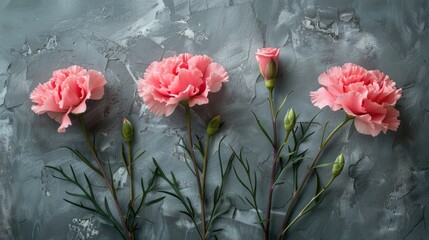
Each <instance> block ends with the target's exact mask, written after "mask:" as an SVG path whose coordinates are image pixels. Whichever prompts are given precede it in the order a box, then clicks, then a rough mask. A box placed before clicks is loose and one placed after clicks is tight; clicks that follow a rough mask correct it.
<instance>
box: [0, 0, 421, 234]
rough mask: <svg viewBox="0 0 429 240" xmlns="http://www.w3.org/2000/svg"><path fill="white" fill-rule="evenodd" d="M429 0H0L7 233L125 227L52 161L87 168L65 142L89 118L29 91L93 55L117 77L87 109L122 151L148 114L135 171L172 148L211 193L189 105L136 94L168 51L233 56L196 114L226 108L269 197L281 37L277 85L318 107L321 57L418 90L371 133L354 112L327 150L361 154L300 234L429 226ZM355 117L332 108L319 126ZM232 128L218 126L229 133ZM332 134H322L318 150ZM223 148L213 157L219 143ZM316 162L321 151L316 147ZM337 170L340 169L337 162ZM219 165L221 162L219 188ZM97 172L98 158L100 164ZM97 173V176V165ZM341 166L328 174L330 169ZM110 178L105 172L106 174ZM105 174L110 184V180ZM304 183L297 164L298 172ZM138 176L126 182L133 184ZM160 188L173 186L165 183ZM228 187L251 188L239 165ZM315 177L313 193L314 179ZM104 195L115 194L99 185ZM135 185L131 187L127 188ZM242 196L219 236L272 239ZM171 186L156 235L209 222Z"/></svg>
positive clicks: (307, 111)
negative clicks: (61, 124)
mask: <svg viewBox="0 0 429 240" xmlns="http://www.w3.org/2000/svg"><path fill="white" fill-rule="evenodd" d="M428 43H429V1H426V0H416V1H407V0H397V1H388V0H380V1H373V0H363V1H358V0H318V1H316V0H301V1H294V0H283V1H267V0H253V1H251V0H203V1H199V0H145V1H137V0H133V1H115V0H106V1H103V0H92V1H86V0H76V1H59V0H36V1H27V0H3V1H1V2H0V182H1V184H0V239H44V240H46V239H70V240H71V239H73V240H74V239H118V238H119V236H118V235H116V233H115V232H114V231H113V230H111V229H109V228H108V227H105V226H104V225H103V224H101V223H100V222H99V221H98V220H97V218H95V217H94V216H92V215H91V214H89V213H88V212H85V211H83V210H80V209H77V208H75V207H72V206H71V205H69V204H66V203H65V202H64V201H63V198H65V197H66V196H65V193H64V191H65V190H73V187H72V186H69V185H66V184H64V183H63V182H59V181H57V180H56V179H53V178H52V173H51V172H50V171H48V170H47V169H46V168H45V166H46V165H53V166H63V167H64V166H68V165H69V164H72V165H73V166H74V167H75V170H76V171H77V172H80V173H82V172H84V171H86V168H85V166H84V165H83V164H81V163H79V162H78V161H77V159H76V158H75V157H74V156H72V154H70V152H69V151H67V150H66V149H62V148H60V147H61V146H63V145H67V146H70V147H74V148H77V149H81V150H82V151H83V152H84V153H88V152H85V151H86V150H85V149H86V148H85V145H84V142H83V141H82V136H81V133H80V131H79V129H78V127H77V125H78V124H77V122H76V121H75V122H73V126H72V127H69V129H68V130H67V133H65V134H59V133H57V132H56V130H57V128H58V124H57V123H56V122H54V121H53V120H51V119H49V118H48V117H47V116H46V115H44V116H37V115H35V114H34V113H33V112H32V111H31V110H30V108H31V105H32V104H31V103H30V100H29V98H28V96H29V93H30V92H31V91H32V90H33V89H34V88H35V87H36V86H37V85H38V84H39V83H43V82H46V81H47V80H48V79H49V78H50V76H51V73H52V71H54V70H56V69H59V68H65V67H68V66H70V65H74V64H78V65H81V66H83V67H85V68H92V69H96V70H99V71H101V72H102V73H103V74H104V75H105V77H106V79H107V81H108V84H107V85H106V93H105V96H104V98H103V99H102V100H101V101H97V102H90V103H89V110H88V112H87V113H86V114H85V119H86V121H87V122H88V124H89V126H90V129H91V131H94V132H97V135H96V137H97V147H98V149H100V151H101V152H102V155H103V156H109V157H110V160H111V161H112V162H113V163H114V164H113V166H114V168H115V169H117V168H119V167H120V164H119V163H120V159H119V158H118V157H117V156H118V154H117V153H118V152H119V150H120V143H121V138H120V132H119V131H120V127H119V126H120V124H121V120H122V117H123V116H126V117H127V118H129V119H130V120H131V121H133V123H134V126H135V129H136V139H138V140H137V142H136V146H137V147H136V148H137V149H138V150H143V149H146V150H147V152H146V158H145V159H144V160H143V161H139V162H138V163H137V164H136V167H135V174H136V175H138V176H141V177H143V178H147V177H149V174H150V170H151V169H153V164H152V162H151V161H150V159H151V158H152V157H155V158H156V159H158V162H160V164H161V166H162V167H163V169H164V171H165V172H170V171H171V170H174V172H175V174H176V177H177V179H179V180H180V184H181V187H182V191H183V193H185V194H186V195H187V196H189V198H190V199H191V200H192V201H195V203H197V202H198V196H197V191H196V186H195V185H196V184H195V180H194V178H193V176H192V174H191V173H190V172H189V170H188V168H187V166H186V164H184V163H183V161H182V160H181V158H182V156H183V150H182V149H180V148H179V147H177V142H178V141H179V139H180V137H181V136H184V134H185V130H186V125H185V121H184V116H185V114H184V110H183V109H179V108H178V109H177V110H176V111H175V113H174V114H173V115H172V116H170V117H168V118H165V117H156V116H154V115H152V114H151V113H150V112H149V111H148V110H147V109H146V108H145V106H144V104H143V103H142V101H141V100H140V98H139V97H138V95H137V94H136V81H137V80H138V78H139V77H140V76H142V74H143V73H144V71H145V69H146V67H147V66H148V65H149V64H150V63H151V62H152V61H155V60H160V59H161V58H163V57H169V56H173V55H176V54H179V53H182V52H191V53H194V54H207V55H209V56H211V57H212V58H213V59H214V61H216V62H218V63H220V64H222V65H223V66H224V67H225V68H226V70H227V71H228V72H229V75H230V82H229V83H228V84H226V85H224V87H223V88H222V90H221V91H220V92H219V93H216V94H212V95H211V96H210V97H209V98H210V103H209V104H207V105H204V106H199V107H194V108H193V112H192V114H193V123H194V126H195V127H194V129H195V131H196V132H197V133H198V134H199V135H203V134H204V126H205V123H206V122H208V121H209V119H210V118H211V117H212V116H213V115H215V114H221V115H222V118H223V120H224V122H225V124H224V125H223V127H222V130H221V132H220V135H228V137H227V138H226V143H225V144H224V146H223V147H225V148H229V145H231V146H232V147H233V148H235V149H239V148H240V147H242V146H244V153H245V154H246V157H247V158H248V159H249V161H250V163H251V164H252V168H254V169H256V170H257V173H258V174H259V178H258V186H259V196H260V197H259V198H258V202H259V203H260V205H261V206H265V201H266V195H267V193H268V190H267V189H266V188H265V187H263V186H268V183H269V179H268V177H267V176H268V175H269V174H268V173H269V172H270V167H271V164H270V161H266V160H267V159H270V154H271V151H272V150H271V148H270V144H269V143H268V142H267V141H266V139H265V138H264V137H263V135H262V134H260V130H259V129H258V128H257V125H256V123H255V122H254V120H253V119H254V118H253V116H252V113H251V111H254V112H255V113H256V114H257V115H258V116H260V118H261V120H262V121H263V122H264V123H267V124H268V122H269V120H270V119H269V113H268V108H267V107H268V106H267V100H266V96H267V95H266V89H265V87H264V83H263V82H262V81H261V80H260V79H259V80H257V79H258V67H257V64H256V61H255V57H254V53H255V51H256V49H257V48H261V47H264V46H267V47H279V48H281V54H280V67H279V71H280V72H279V77H278V81H277V86H276V94H277V100H278V101H279V102H278V104H279V103H280V102H281V99H283V97H284V96H285V95H286V94H287V93H288V92H289V91H291V90H295V92H294V93H293V94H292V95H291V97H290V98H289V100H288V103H287V106H286V108H289V107H291V106H293V107H295V109H297V112H299V113H300V120H302V121H304V120H308V119H310V118H311V117H312V116H313V114H314V113H316V112H317V111H318V109H316V108H315V107H314V106H313V105H312V104H311V102H310V98H309V92H310V91H314V90H316V89H317V88H318V87H319V85H318V83H317V77H318V76H319V74H320V73H322V72H323V71H325V70H326V69H328V68H329V67H332V66H335V65H342V64H343V63H345V62H353V63H356V64H359V65H361V66H364V67H365V68H367V69H379V70H381V71H383V72H384V73H386V74H388V75H389V76H390V77H391V79H393V80H394V81H396V83H397V85H398V86H399V87H402V88H403V90H404V93H403V97H402V98H401V99H400V100H399V102H398V105H397V108H398V109H399V110H400V112H401V116H400V120H401V125H400V127H399V129H398V132H389V133H388V134H381V135H379V136H378V137H375V138H372V137H370V136H365V135H361V134H358V133H357V132H356V130H355V129H354V127H351V125H350V124H348V125H347V127H346V128H344V129H343V130H342V131H341V133H340V134H339V135H338V136H337V137H336V138H335V143H336V144H335V145H332V144H331V145H330V147H328V148H327V149H326V151H325V152H324V154H323V156H322V159H321V160H322V161H323V162H330V161H333V160H334V159H335V157H336V156H337V154H338V153H339V152H343V153H344V155H345V156H346V159H347V161H346V165H345V170H344V171H343V173H342V174H341V175H340V176H339V177H338V179H337V180H335V182H334V183H333V185H332V187H331V188H329V191H328V194H327V195H326V197H325V200H324V201H323V203H322V204H321V205H320V206H319V207H318V208H317V209H316V210H315V211H312V212H311V213H310V214H308V215H307V216H306V217H305V218H303V219H302V220H300V221H299V223H298V224H296V225H294V227H293V228H292V229H291V231H290V232H289V234H288V238H289V239H297V240H299V239H327V240H328V239H406V240H408V239H409V240H412V239H426V238H427V236H428V235H429V230H428V228H427V226H426V221H427V219H426V218H427V217H429V208H428V204H429V201H428V199H429V160H428V159H427V156H429V148H428V146H427V145H428V144H429V141H428V136H429V124H428V121H429V98H428V95H427V91H429V79H428V78H429V63H428V61H429V44H428ZM342 118H343V115H342V113H340V112H335V113H333V112H331V111H329V110H328V109H325V110H324V111H322V112H321V113H320V115H319V117H318V118H317V121H318V122H320V125H318V126H319V127H315V130H318V132H317V133H316V136H317V137H318V138H320V131H319V130H320V128H321V126H322V125H323V123H324V122H326V121H330V123H331V124H330V125H329V126H330V127H333V126H334V125H336V124H338V123H339V122H340V121H341V120H342ZM218 141H219V139H218V138H216V140H215V141H214V143H213V144H214V145H215V144H217V142H218ZM317 146H318V141H316V138H314V139H313V141H312V142H309V143H308V147H309V148H310V149H311V150H310V153H314V150H313V149H315V148H316V147H317ZM215 155H216V154H215V153H213V158H214V159H216V158H215ZM304 165H305V166H304V168H305V167H306V166H308V163H307V164H305V163H304ZM325 172H326V173H322V174H321V175H322V178H323V179H326V178H328V177H329V171H325ZM218 174H219V168H218V166H217V165H216V164H213V165H212V166H210V168H209V174H208V176H207V183H208V189H209V192H210V191H213V189H214V187H215V185H216V183H217V181H218ZM91 176H92V175H91V174H90V175H89V177H91ZM93 177H94V179H95V176H93ZM325 182H326V180H325ZM96 183H97V182H96ZM99 183H100V185H101V184H102V183H101V182H99ZM288 183H289V184H290V180H289V182H288ZM127 187H128V183H125V185H124V188H125V189H126V188H127ZM160 188H161V189H166V188H167V186H166V185H165V184H163V183H161V184H160ZM227 189H229V190H234V191H238V192H239V193H240V194H241V191H242V193H243V194H244V190H242V188H241V187H240V186H239V185H238V183H237V181H236V180H235V178H234V177H231V178H230V181H229V184H228V186H227ZM281 189H282V190H279V191H277V192H276V193H275V194H274V211H273V221H274V223H273V227H272V229H274V230H273V231H274V232H273V233H275V230H276V229H278V227H279V225H280V224H281V221H282V217H283V216H284V214H285V204H287V202H288V200H289V198H290V196H291V192H290V189H289V188H288V187H284V186H283V187H282V188H281ZM312 191H313V190H312V189H311V190H310V191H307V197H308V196H310V194H311V193H312ZM97 192H98V193H99V194H100V196H104V195H107V194H108V191H107V190H106V189H105V188H102V187H98V188H97ZM127 194H128V193H127V192H126V191H124V190H123V191H122V192H121V190H119V195H120V196H119V197H120V198H121V199H123V200H124V201H125V200H126V199H127V196H128V195H127ZM231 206H232V208H231V211H230V212H229V213H228V214H226V215H225V216H224V217H223V218H222V219H221V221H219V226H220V227H222V228H224V231H223V232H221V233H220V234H219V237H220V239H261V238H262V233H261V231H260V230H259V228H258V226H257V225H256V224H255V223H254V222H255V212H254V211H253V210H251V207H250V206H249V205H245V204H243V203H242V202H241V201H239V200H238V199H232V201H231ZM179 210H181V209H180V205H178V204H177V201H175V200H174V199H172V198H166V199H165V200H164V203H163V204H161V203H159V204H157V205H155V206H151V207H149V208H147V209H146V210H145V211H144V212H143V215H144V217H145V218H147V219H149V220H150V222H149V221H147V222H144V221H141V222H143V223H144V224H143V228H142V229H141V230H140V231H139V234H140V236H141V237H142V238H144V239H195V236H196V235H195V229H193V225H192V223H191V222H190V221H188V220H187V219H186V218H185V217H184V216H183V215H180V213H178V211H179Z"/></svg>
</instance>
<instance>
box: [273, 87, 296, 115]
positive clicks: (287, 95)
mask: <svg viewBox="0 0 429 240" xmlns="http://www.w3.org/2000/svg"><path fill="white" fill-rule="evenodd" d="M293 92H294V91H293V90H292V91H290V92H288V94H286V97H285V98H284V99H283V102H282V103H281V104H280V106H279V107H278V108H277V111H276V118H277V116H278V115H279V113H280V111H281V110H282V108H283V106H284V105H285V103H286V100H287V98H288V97H289V94H291V93H293Z"/></svg>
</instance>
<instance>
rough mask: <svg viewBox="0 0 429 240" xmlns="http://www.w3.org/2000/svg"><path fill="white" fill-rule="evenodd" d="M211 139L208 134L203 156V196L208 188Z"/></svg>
mask: <svg viewBox="0 0 429 240" xmlns="http://www.w3.org/2000/svg"><path fill="white" fill-rule="evenodd" d="M210 139H211V137H209V136H207V140H206V146H205V150H204V156H203V176H202V177H203V182H202V186H201V188H202V189H201V190H202V192H203V196H205V189H206V172H207V165H208V164H207V156H208V155H209V154H208V152H209V143H210Z"/></svg>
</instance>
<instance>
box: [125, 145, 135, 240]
mask: <svg viewBox="0 0 429 240" xmlns="http://www.w3.org/2000/svg"><path fill="white" fill-rule="evenodd" d="M127 148H128V174H129V177H130V207H131V208H132V209H134V181H133V157H132V155H131V153H132V150H131V142H127ZM135 238H136V234H135V231H133V232H132V233H131V239H132V240H134V239H135Z"/></svg>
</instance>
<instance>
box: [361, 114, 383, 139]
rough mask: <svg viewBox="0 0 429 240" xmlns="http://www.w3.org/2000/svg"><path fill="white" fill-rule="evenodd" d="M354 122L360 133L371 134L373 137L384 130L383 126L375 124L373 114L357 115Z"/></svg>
mask: <svg viewBox="0 0 429 240" xmlns="http://www.w3.org/2000/svg"><path fill="white" fill-rule="evenodd" d="M354 124H355V127H356V130H357V131H358V132H359V133H362V134H366V135H371V136H373V137H375V136H377V135H378V134H379V133H380V132H381V130H382V128H381V126H375V125H374V123H373V122H372V121H371V116H369V115H368V114H365V115H360V116H356V117H355V119H354Z"/></svg>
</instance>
